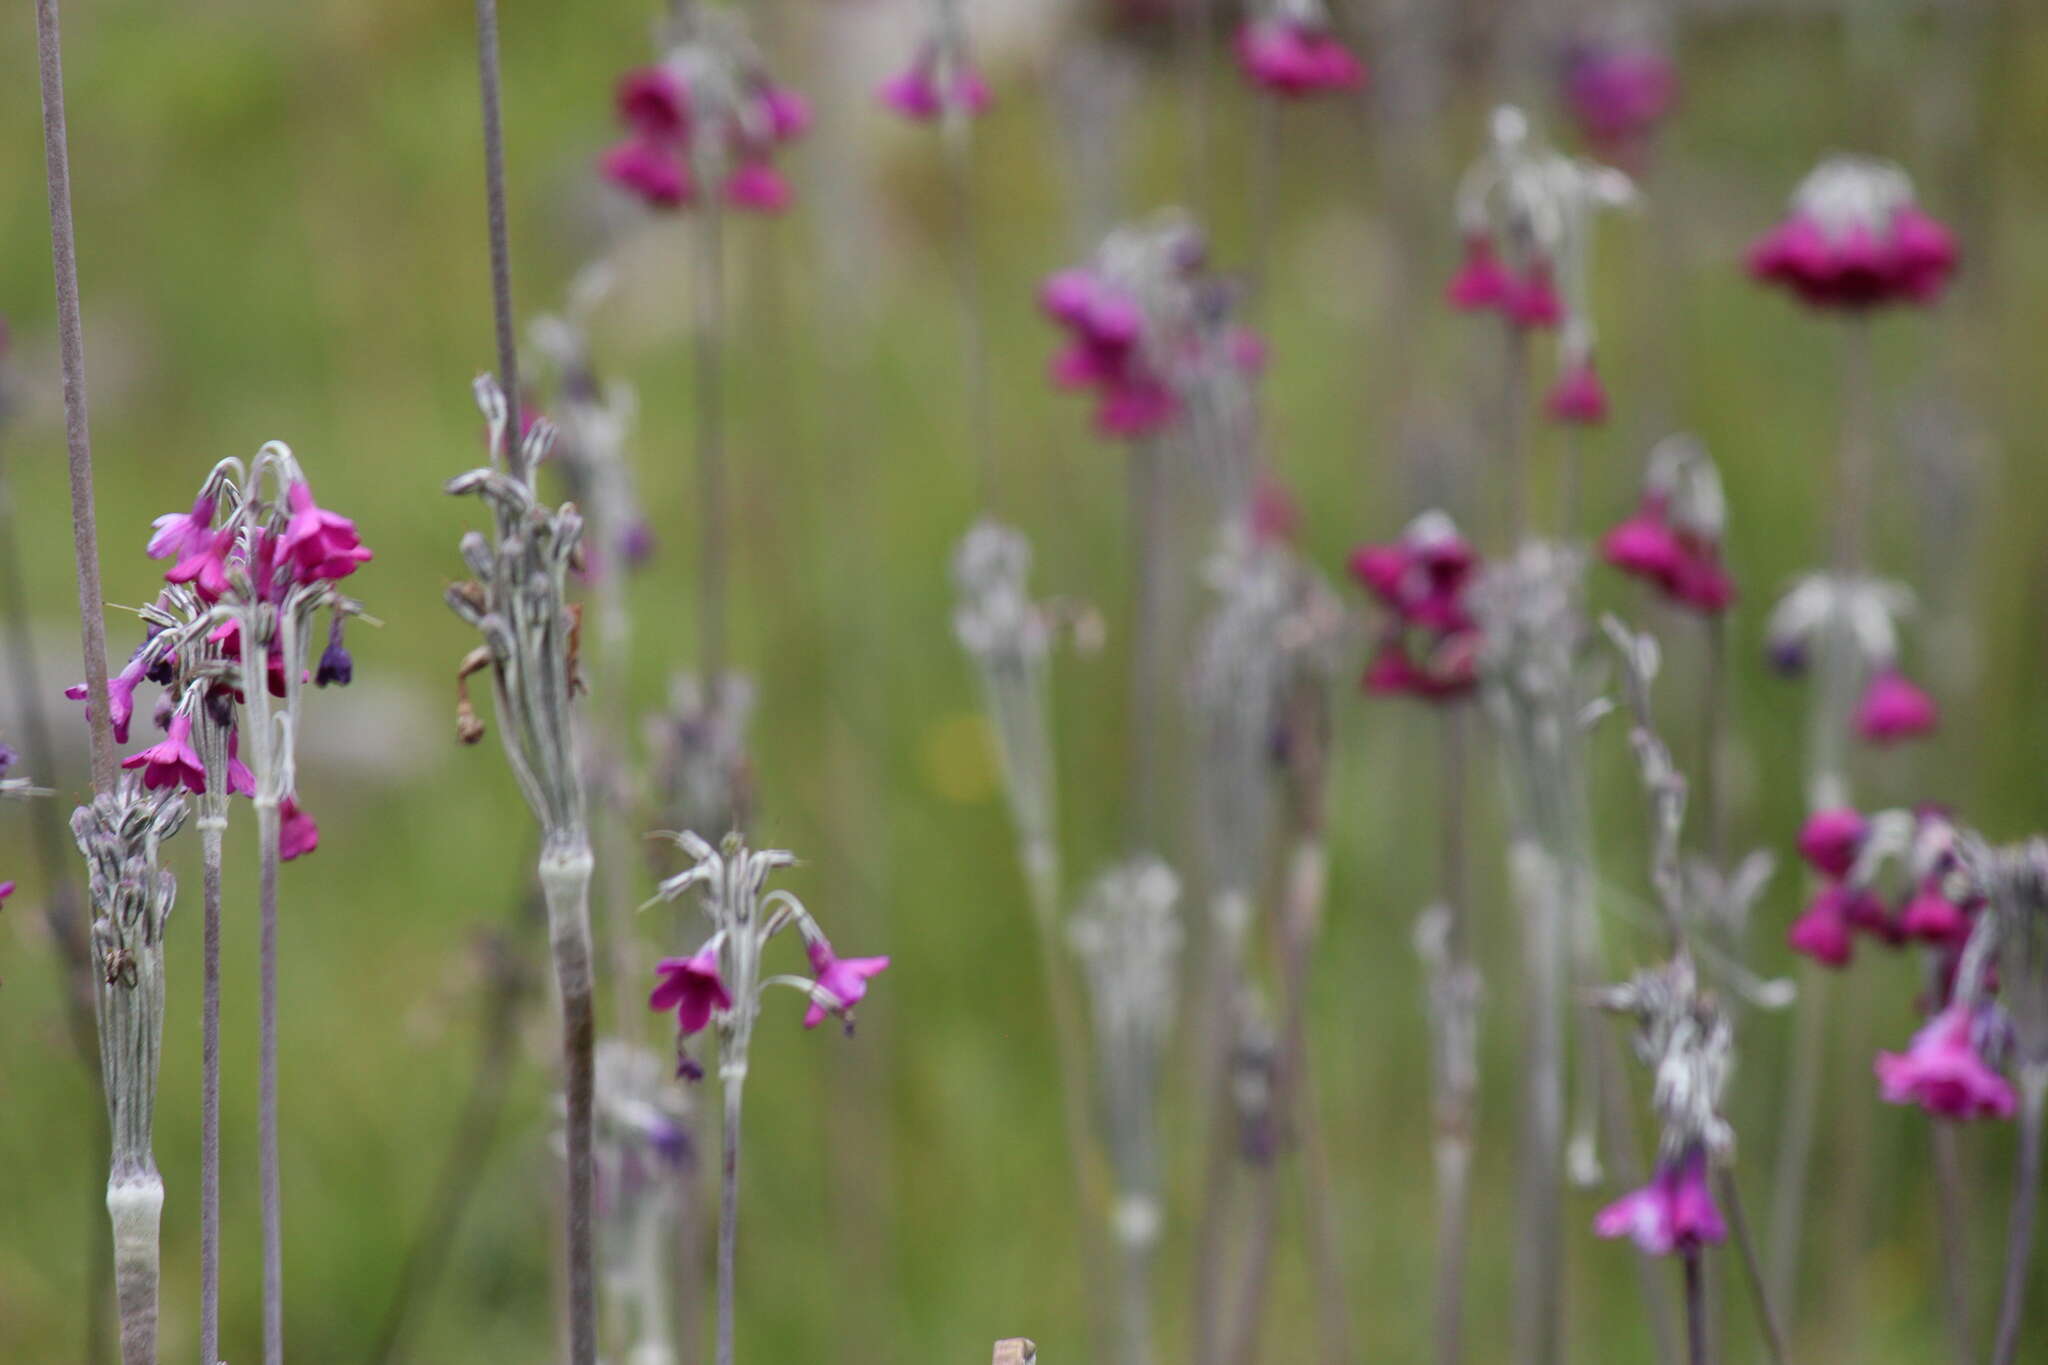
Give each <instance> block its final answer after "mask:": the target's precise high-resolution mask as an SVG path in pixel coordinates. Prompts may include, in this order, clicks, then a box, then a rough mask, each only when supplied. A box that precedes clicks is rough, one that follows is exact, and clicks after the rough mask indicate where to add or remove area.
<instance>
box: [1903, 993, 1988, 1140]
mask: <svg viewBox="0 0 2048 1365" xmlns="http://www.w3.org/2000/svg"><path fill="white" fill-rule="evenodd" d="M1995 1025H1996V1017H1995V1010H1994V1009H1993V1008H1991V1007H1985V1008H1983V1009H1972V1008H1970V1007H1969V1006H1966V1005H1961V1004H1955V1005H1950V1006H1949V1007H1948V1008H1947V1009H1945V1010H1943V1011H1942V1012H1941V1013H1940V1014H1937V1015H1935V1016H1934V1018H1933V1019H1931V1020H1929V1021H1928V1022H1927V1023H1926V1025H1925V1026H1923V1027H1922V1028H1921V1030H1920V1031H1919V1032H1918V1033H1916V1034H1914V1035H1913V1041H1912V1044H1911V1045H1910V1046H1909V1047H1907V1049H1906V1050H1905V1051H1904V1052H1880V1053H1878V1054H1877V1080H1878V1088H1879V1093H1881V1094H1882V1095H1883V1096H1884V1099H1885V1102H1886V1103H1887V1104H1917V1105H1919V1106H1920V1107H1921V1108H1922V1109H1925V1110H1926V1111H1927V1112H1928V1113H1930V1114H1933V1115H1934V1116H1936V1117H1937V1118H1946V1119H1981V1118H1999V1119H2009V1118H2011V1117H2012V1115H2013V1108H2014V1104H2015V1096H2014V1094H2013V1088H2012V1083H2011V1082H2009V1081H2007V1080H2006V1078H2005V1077H2003V1076H2001V1075H2000V1074H1999V1073H1998V1072H1997V1071H1996V1070H1994V1069H1993V1068H1992V1067H1991V1066H1990V1065H1989V1064H1988V1063H1986V1062H1985V1060H1984V1055H1983V1051H1982V1049H1981V1048H1980V1046H1979V1041H1978V1040H1979V1039H1980V1038H1981V1037H1982V1036H1983V1035H1984V1034H1985V1033H1986V1032H1987V1030H1990V1029H1993V1028H1995Z"/></svg>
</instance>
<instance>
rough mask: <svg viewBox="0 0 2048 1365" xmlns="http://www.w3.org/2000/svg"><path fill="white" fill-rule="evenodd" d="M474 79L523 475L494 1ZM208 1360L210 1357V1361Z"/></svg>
mask: <svg viewBox="0 0 2048 1365" xmlns="http://www.w3.org/2000/svg"><path fill="white" fill-rule="evenodd" d="M476 70H477V84H478V87H479V89H480V92H481V94H482V96H483V116H484V196H485V201H486V204H487V206H488V209H489V216H490V235H491V320H492V325H493V328H494V329H495V332H496V337H497V345H498V387H499V388H500V389H502V390H504V393H505V401H506V403H508V404H509V405H510V406H511V411H512V420H511V421H510V422H509V423H507V424H506V427H505V450H504V456H505V468H506V470H507V471H508V472H510V473H511V475H512V476H513V477H514V478H520V479H523V478H525V477H526V476H527V473H528V471H527V470H526V469H525V468H524V467H523V463H524V460H525V454H524V451H523V449H522V445H521V441H520V429H521V427H522V425H523V423H522V422H521V420H520V416H519V407H520V397H519V339H518V337H519V324H518V322H517V320H516V317H515V315H514V314H513V311H512V246H511V236H510V232H509V230H508V229H507V227H506V223H505V120H504V95H503V89H504V83H503V81H502V79H501V78H500V76H499V71H498V0H476ZM209 1365H211V1362H209Z"/></svg>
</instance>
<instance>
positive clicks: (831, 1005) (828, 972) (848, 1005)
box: [804, 937, 889, 1028]
mask: <svg viewBox="0 0 2048 1365" xmlns="http://www.w3.org/2000/svg"><path fill="white" fill-rule="evenodd" d="M804 953H805V955H806V956H808V957H809V958H810V960H811V971H812V973H813V974H814V975H815V976H816V978H817V983H818V988H817V991H816V992H815V993H813V995H812V996H811V1005H810V1008H809V1009H807V1010H805V1011H804V1027H805V1028H816V1027H817V1026H818V1025H820V1024H822V1023H824V1022H825V1016H826V1015H828V1014H836V1015H838V1016H839V1017H840V1018H842V1019H844V1020H846V1021H847V1023H848V1025H849V1026H851V1024H852V1021H853V1007H854V1006H855V1005H858V1004H859V1003H860V1002H861V1001H862V1000H863V999H865V998H866V997H867V993H868V981H869V979H870V978H872V977H876V976H879V975H881V973H882V971H883V969H885V968H886V967H887V966H888V965H889V959H888V958H886V957H840V956H838V955H837V954H835V953H834V952H833V951H832V945H831V944H830V943H828V942H826V941H825V939H824V938H822V937H820V938H814V939H812V940H810V941H809V942H808V943H806V944H804Z"/></svg>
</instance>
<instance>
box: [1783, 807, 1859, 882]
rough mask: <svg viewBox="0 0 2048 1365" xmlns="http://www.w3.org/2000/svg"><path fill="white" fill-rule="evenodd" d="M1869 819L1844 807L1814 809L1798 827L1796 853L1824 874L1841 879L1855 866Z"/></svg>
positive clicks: (1815, 869)
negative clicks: (1797, 848) (1797, 847)
mask: <svg viewBox="0 0 2048 1365" xmlns="http://www.w3.org/2000/svg"><path fill="white" fill-rule="evenodd" d="M1869 837H1870V822H1869V821H1868V820H1866V819H1864V818H1863V816H1862V815H1861V814H1860V813H1859V812H1857V811H1854V810H1851V809H1849V808H1848V807H1846V806H1838V807H1835V808H1834V809H1831V810H1821V811H1815V812H1814V813H1813V814H1812V815H1810V816H1808V817H1807V819H1806V823H1805V824H1804V825H1803V826H1801V827H1800V830H1799V856H1800V857H1801V858H1804V859H1805V860H1806V862H1807V864H1808V865H1809V866H1811V867H1812V868H1813V870H1814V871H1816V872H1818V873H1820V874H1821V875H1822V876H1824V877H1832V878H1836V879H1839V878H1842V877H1846V876H1848V875H1849V869H1850V868H1852V867H1854V866H1855V865H1856V856H1857V854H1859V853H1861V852H1862V851H1863V842H1864V840H1866V839H1868V838H1869Z"/></svg>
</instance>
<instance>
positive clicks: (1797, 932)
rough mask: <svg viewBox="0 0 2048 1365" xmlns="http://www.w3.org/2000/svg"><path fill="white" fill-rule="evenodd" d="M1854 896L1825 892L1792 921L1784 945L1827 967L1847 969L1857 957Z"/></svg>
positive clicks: (1838, 890)
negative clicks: (1853, 918)
mask: <svg viewBox="0 0 2048 1365" xmlns="http://www.w3.org/2000/svg"><path fill="white" fill-rule="evenodd" d="M1851 903H1852V902H1851V895H1850V893H1849V892H1846V891H1844V890H1843V889H1842V888H1841V887H1838V886H1830V887H1827V888H1824V889H1823V890H1822V891H1821V892H1820V893H1819V894H1818V895H1816V896H1815V897H1814V898H1813V901H1812V903H1811V904H1809V905H1808V906H1807V907H1806V910H1805V911H1804V912H1803V913H1802V914H1801V915H1800V916H1799V918H1798V919H1796V920H1794V921H1792V926H1791V928H1790V929H1788V930H1787V931H1786V933H1785V941H1786V942H1787V943H1788V944H1790V945H1791V948H1792V951H1793V952H1795V953H1800V954H1803V955H1805V956H1807V957H1810V958H1812V959H1813V960H1814V961H1815V962H1818V963H1820V964H1821V965H1822V966H1824V967H1846V966H1848V965H1849V959H1850V958H1851V957H1852V956H1853V955H1854V954H1855V951H1856V944H1855V938H1854V930H1855V928H1856V924H1855V922H1854V921H1853V920H1852V919H1851V918H1850V916H1849V911H1850V909H1851Z"/></svg>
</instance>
